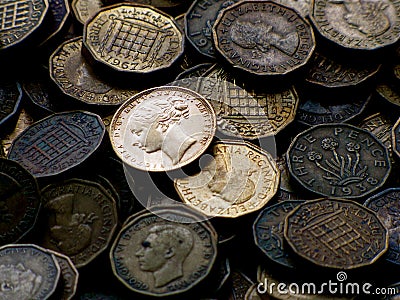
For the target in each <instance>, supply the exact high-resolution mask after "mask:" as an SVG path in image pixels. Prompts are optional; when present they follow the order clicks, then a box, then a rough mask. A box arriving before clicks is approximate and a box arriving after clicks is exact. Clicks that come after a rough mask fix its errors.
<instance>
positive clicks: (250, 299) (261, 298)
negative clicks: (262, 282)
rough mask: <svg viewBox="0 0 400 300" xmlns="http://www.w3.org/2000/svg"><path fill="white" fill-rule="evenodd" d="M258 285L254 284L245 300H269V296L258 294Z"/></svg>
mask: <svg viewBox="0 0 400 300" xmlns="http://www.w3.org/2000/svg"><path fill="white" fill-rule="evenodd" d="M257 286H258V285H257V284H256V283H255V284H253V285H252V286H251V287H250V288H249V289H248V290H247V292H246V295H245V296H244V300H269V299H270V298H269V296H268V295H260V294H259V293H257Z"/></svg>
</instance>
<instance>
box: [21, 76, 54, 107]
mask: <svg viewBox="0 0 400 300" xmlns="http://www.w3.org/2000/svg"><path fill="white" fill-rule="evenodd" d="M48 74H49V72H48V71H47V70H46V72H44V70H43V69H42V70H40V71H37V72H36V73H35V78H30V79H28V80H26V81H24V82H23V83H22V89H23V90H24V93H25V94H26V95H27V96H28V98H29V100H30V101H31V102H32V103H33V104H34V105H35V106H36V107H38V108H40V109H41V110H44V111H45V112H47V113H54V112H56V111H57V107H58V105H57V103H55V102H54V100H55V99H54V98H56V97H52V96H53V95H51V92H50V88H49V87H50V85H51V80H50V78H49V75H48Z"/></svg>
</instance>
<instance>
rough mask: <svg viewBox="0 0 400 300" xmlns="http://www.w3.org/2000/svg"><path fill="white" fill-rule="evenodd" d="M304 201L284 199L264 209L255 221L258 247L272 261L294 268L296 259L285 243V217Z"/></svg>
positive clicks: (254, 234) (254, 232)
mask: <svg viewBox="0 0 400 300" xmlns="http://www.w3.org/2000/svg"><path fill="white" fill-rule="evenodd" d="M302 202H303V201H298V200H297V201H283V202H280V203H278V204H275V205H272V206H269V207H267V208H266V209H264V210H263V211H262V212H261V213H260V214H259V215H258V217H257V219H256V220H255V221H254V225H253V236H254V241H255V243H256V245H257V246H258V248H260V249H261V251H262V252H263V253H264V254H265V255H267V257H268V258H270V259H271V260H272V261H274V262H276V263H278V264H280V265H283V266H285V267H289V268H294V267H295V260H294V259H293V256H291V255H290V254H289V252H288V251H287V249H286V247H285V245H284V243H285V237H284V227H285V218H286V216H287V215H288V214H289V212H291V211H292V210H293V209H295V208H296V207H297V206H299V205H300V204H301V203H302Z"/></svg>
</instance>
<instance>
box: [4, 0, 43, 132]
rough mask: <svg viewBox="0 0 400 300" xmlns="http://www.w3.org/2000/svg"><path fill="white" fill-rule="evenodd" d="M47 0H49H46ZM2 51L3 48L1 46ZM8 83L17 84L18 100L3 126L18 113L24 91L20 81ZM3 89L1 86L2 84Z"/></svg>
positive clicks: (5, 118)
mask: <svg viewBox="0 0 400 300" xmlns="http://www.w3.org/2000/svg"><path fill="white" fill-rule="evenodd" d="M46 1H47V0H46ZM0 51H1V48H0ZM5 83H6V84H8V83H10V84H12V85H14V84H15V85H16V86H17V90H18V94H19V95H18V98H17V101H15V105H14V108H13V111H12V112H11V113H9V114H8V115H7V116H5V117H4V118H3V119H1V120H0V126H2V125H3V124H5V123H6V122H7V121H8V120H9V119H11V118H12V117H14V116H15V114H16V113H17V111H18V109H19V105H20V103H21V100H22V97H23V92H22V88H21V84H19V82H17V81H16V82H7V81H6V82H5ZM0 89H1V86H0Z"/></svg>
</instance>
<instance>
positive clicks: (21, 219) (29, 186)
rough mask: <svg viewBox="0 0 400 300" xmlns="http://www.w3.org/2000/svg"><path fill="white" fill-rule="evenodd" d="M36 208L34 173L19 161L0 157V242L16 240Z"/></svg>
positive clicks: (27, 227) (28, 228) (37, 196)
mask: <svg viewBox="0 0 400 300" xmlns="http://www.w3.org/2000/svg"><path fill="white" fill-rule="evenodd" d="M39 208H40V194H39V188H38V185H37V183H36V180H35V179H34V178H33V176H32V175H31V174H30V173H29V172H28V171H27V170H25V169H24V168H23V167H21V166H20V165H19V164H18V163H16V162H14V161H12V160H8V159H4V158H0V245H5V244H10V243H14V242H17V241H19V240H20V239H21V238H22V237H23V236H25V235H26V234H27V233H28V232H29V231H31V230H32V228H33V226H34V225H35V223H36V218H37V216H38V213H39Z"/></svg>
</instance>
